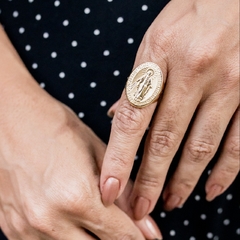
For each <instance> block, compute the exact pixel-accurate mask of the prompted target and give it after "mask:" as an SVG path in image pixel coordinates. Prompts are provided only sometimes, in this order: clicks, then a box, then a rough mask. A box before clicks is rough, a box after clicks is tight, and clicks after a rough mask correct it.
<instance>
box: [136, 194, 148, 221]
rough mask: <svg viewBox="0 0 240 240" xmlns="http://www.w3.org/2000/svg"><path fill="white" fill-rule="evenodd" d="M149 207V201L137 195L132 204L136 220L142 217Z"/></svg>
mask: <svg viewBox="0 0 240 240" xmlns="http://www.w3.org/2000/svg"><path fill="white" fill-rule="evenodd" d="M149 208H150V201H149V200H148V199H146V198H144V197H137V198H136V200H135V204H134V210H133V213H134V218H135V219H136V220H140V219H142V218H143V217H144V216H145V215H147V214H148V211H149Z"/></svg>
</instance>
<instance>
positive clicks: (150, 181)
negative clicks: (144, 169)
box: [137, 173, 160, 192]
mask: <svg viewBox="0 0 240 240" xmlns="http://www.w3.org/2000/svg"><path fill="white" fill-rule="evenodd" d="M137 182H138V184H140V185H141V188H144V189H145V190H147V191H148V192H149V188H153V189H156V188H158V187H159V186H160V180H159V179H158V178H157V177H155V176H153V175H151V174H146V173H144V174H140V176H139V177H138V178H137ZM144 189H143V190H144Z"/></svg>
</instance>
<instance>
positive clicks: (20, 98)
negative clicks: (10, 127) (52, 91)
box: [0, 26, 52, 128]
mask: <svg viewBox="0 0 240 240" xmlns="http://www.w3.org/2000/svg"><path fill="white" fill-rule="evenodd" d="M0 53H1V54H0V128H1V124H2V123H4V122H6V121H9V119H11V118H16V117H19V112H21V113H22V114H24V113H25V112H27V111H31V110H34V109H36V106H40V105H41V106H44V105H45V106H46V105H47V104H44V102H45V101H49V100H50V99H52V98H51V97H50V96H49V95H48V94H47V93H46V92H45V91H44V90H43V89H41V88H40V87H39V85H38V84H37V82H36V81H35V80H34V78H33V77H32V76H31V74H30V73H29V72H28V70H27V68H26V67H25V66H24V64H23V62H22V61H21V59H20V57H19V55H18V54H17V52H16V50H15V49H14V47H13V46H12V44H11V42H10V40H9V39H8V37H7V35H6V33H5V32H4V30H3V28H2V27H1V26H0ZM16 114H18V115H16Z"/></svg>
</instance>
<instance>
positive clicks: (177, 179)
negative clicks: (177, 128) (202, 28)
mask: <svg viewBox="0 0 240 240" xmlns="http://www.w3.org/2000/svg"><path fill="white" fill-rule="evenodd" d="M220 99H221V101H219V95H218V94H216V95H212V96H211V98H208V99H207V100H206V101H205V102H204V103H202V105H201V106H200V107H199V110H198V112H197V115H196V119H195V120H194V122H193V126H192V129H191V131H190V134H189V136H188V139H187V141H186V143H185V146H184V149H183V153H182V156H181V159H180V162H179V165H178V167H177V169H176V171H175V173H174V175H173V177H172V179H171V181H170V182H169V184H168V185H167V187H166V189H165V191H164V194H163V199H164V201H165V208H166V210H172V209H173V208H175V207H179V206H181V205H182V204H183V203H184V202H185V201H186V199H187V198H188V196H189V195H190V193H191V192H192V190H193V188H194V187H195V185H196V183H197V181H198V179H199V178H200V176H201V174H202V172H203V170H204V169H205V168H206V166H207V164H208V163H209V162H210V160H211V159H212V158H213V156H214V155H215V153H216V151H217V149H218V146H219V144H220V142H221V139H222V137H223V134H224V132H225V130H226V127H227V125H228V123H229V121H230V119H231V117H232V115H233V113H234V111H235V109H236V108H237V105H238V103H237V100H236V99H232V97H225V98H224V96H222V98H220Z"/></svg>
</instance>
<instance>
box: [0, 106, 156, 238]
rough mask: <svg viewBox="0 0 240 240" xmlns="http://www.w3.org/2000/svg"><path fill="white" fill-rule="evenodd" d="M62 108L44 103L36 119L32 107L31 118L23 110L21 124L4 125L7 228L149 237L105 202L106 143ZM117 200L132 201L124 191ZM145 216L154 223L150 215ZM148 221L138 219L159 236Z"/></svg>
mask: <svg viewBox="0 0 240 240" xmlns="http://www.w3.org/2000/svg"><path fill="white" fill-rule="evenodd" d="M63 109H64V107H63V108H62V110H61V107H56V108H52V109H51V113H50V112H48V113H47V112H45V111H44V109H42V110H43V111H42V114H39V115H38V117H37V118H35V119H33V118H34V116H33V114H34V113H35V111H34V110H33V109H31V112H32V113H33V114H29V115H28V119H26V117H24V116H22V118H21V120H20V121H19V122H18V124H16V125H14V124H13V123H11V124H9V125H10V126H11V127H13V128H14V132H12V131H11V129H10V128H9V129H7V128H5V129H4V131H3V136H4V138H2V137H3V136H2V137H1V139H0V143H1V144H0V156H1V157H0V166H1V167H0V181H1V183H4V184H1V186H0V196H1V197H0V206H1V208H0V209H1V211H0V226H1V227H2V229H3V231H4V232H5V233H6V235H7V237H8V238H9V239H24V240H26V239H64V240H67V239H71V240H73V239H94V238H93V237H91V236H90V235H88V234H87V233H86V231H85V229H87V230H89V231H91V232H93V233H94V234H95V235H96V236H98V237H99V238H101V239H123V237H126V238H127V239H136V240H137V239H145V238H144V237H143V235H142V234H141V233H140V231H139V230H138V229H137V227H136V226H134V224H133V222H132V220H130V218H129V217H127V215H125V214H124V213H123V212H122V211H121V210H120V209H119V208H118V207H116V206H114V205H113V206H111V207H110V208H105V207H104V206H103V205H102V202H101V198H100V192H99V188H98V185H99V166H100V164H101V161H102V158H103V155H104V152H105V145H104V144H103V143H102V142H101V141H100V140H99V139H98V138H97V137H96V136H95V135H94V134H93V132H92V131H91V130H90V129H89V128H87V127H86V126H85V125H84V124H83V123H81V122H80V120H78V118H77V117H76V116H75V115H74V114H73V113H72V112H71V111H70V110H69V109H64V111H63ZM48 116H50V117H48ZM54 119H55V120H54ZM33 120H34V121H33ZM32 121H33V122H32ZM33 133H34V134H33ZM5 134H6V135H5ZM7 136H8V137H7ZM129 188H130V186H129V187H128V188H127V189H126V190H127V191H128V192H129ZM119 201H120V203H119V206H121V201H125V206H124V207H125V208H126V206H127V205H129V204H126V201H127V199H126V194H125V195H123V197H122V198H120V200H119ZM122 206H123V204H122ZM129 213H130V212H129ZM146 221H147V224H151V223H152V220H151V219H150V217H148V218H146V219H145V222H146ZM145 222H144V221H141V222H136V223H137V224H138V226H139V227H141V228H142V230H143V232H144V233H145V235H146V236H148V237H149V238H150V237H151V238H155V237H157V236H156V235H155V236H154V235H153V234H151V232H149V229H147V225H146V223H145ZM153 227H154V226H153ZM154 230H155V229H154ZM155 231H156V230H155Z"/></svg>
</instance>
